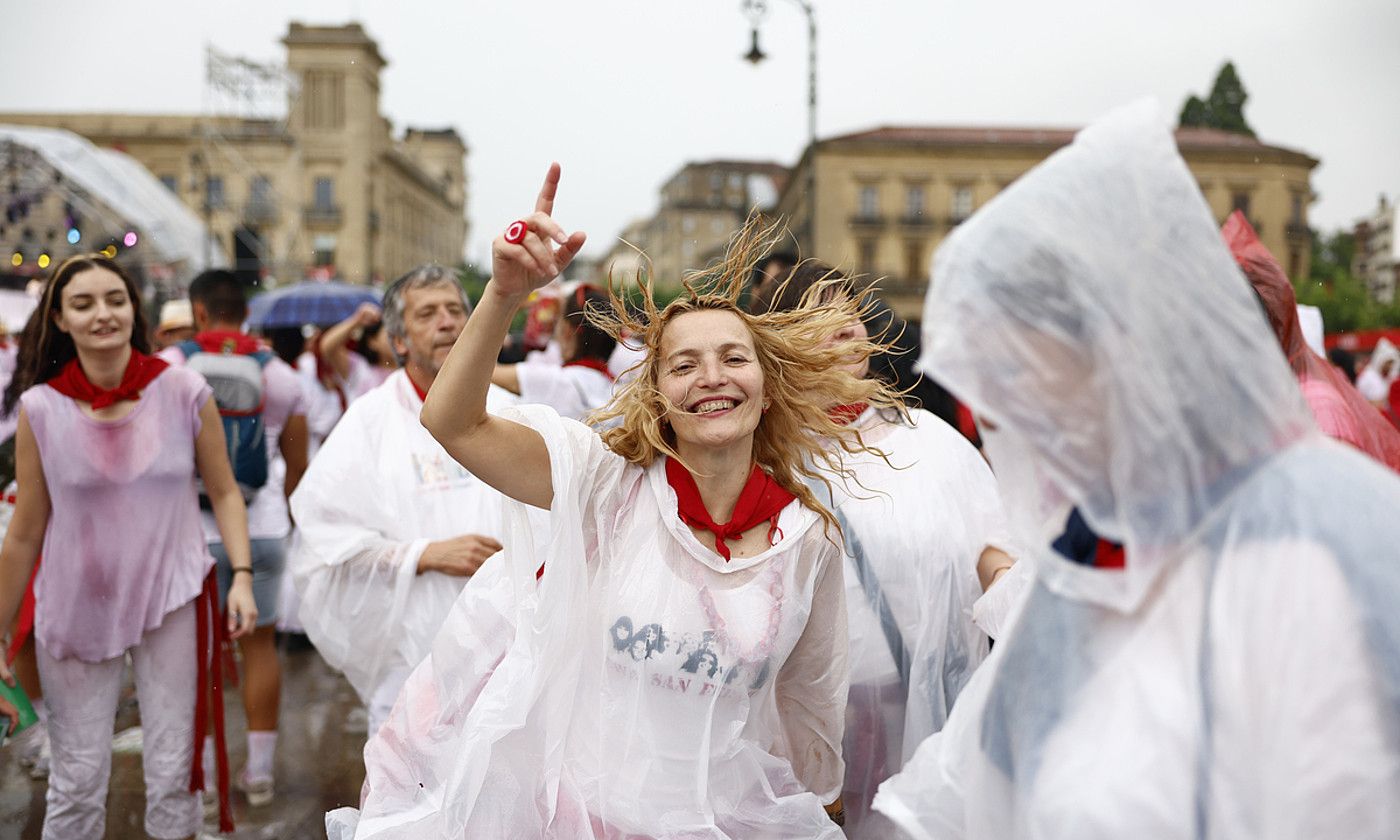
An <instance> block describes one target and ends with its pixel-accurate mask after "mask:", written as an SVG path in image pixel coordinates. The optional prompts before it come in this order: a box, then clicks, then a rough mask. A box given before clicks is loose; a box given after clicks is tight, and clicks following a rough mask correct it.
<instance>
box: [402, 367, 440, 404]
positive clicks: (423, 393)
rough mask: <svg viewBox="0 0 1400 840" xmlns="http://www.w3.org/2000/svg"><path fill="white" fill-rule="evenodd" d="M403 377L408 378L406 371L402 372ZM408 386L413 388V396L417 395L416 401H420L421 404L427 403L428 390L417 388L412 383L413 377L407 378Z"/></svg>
mask: <svg viewBox="0 0 1400 840" xmlns="http://www.w3.org/2000/svg"><path fill="white" fill-rule="evenodd" d="M403 375H404V376H408V371H404V372H403ZM408 384H410V385H412V386H413V393H415V394H417V395H418V399H420V400H422V401H423V402H427V401H428V390H427V388H419V387H418V383H417V382H414V381H413V377H411V376H408ZM431 387H433V386H431V385H429V386H428V388H431Z"/></svg>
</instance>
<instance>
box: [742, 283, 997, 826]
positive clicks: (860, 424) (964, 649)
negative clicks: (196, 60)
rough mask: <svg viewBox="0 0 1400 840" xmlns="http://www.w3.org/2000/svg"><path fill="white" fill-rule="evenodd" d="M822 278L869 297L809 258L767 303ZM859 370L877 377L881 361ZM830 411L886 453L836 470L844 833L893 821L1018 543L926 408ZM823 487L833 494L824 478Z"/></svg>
mask: <svg viewBox="0 0 1400 840" xmlns="http://www.w3.org/2000/svg"><path fill="white" fill-rule="evenodd" d="M823 285H829V286H830V290H831V294H833V295H842V296H846V297H850V298H856V299H860V298H861V297H862V296H861V294H860V293H859V292H858V290H857V288H856V284H855V283H854V282H853V281H852V280H850V279H849V278H846V277H844V276H842V274H841V273H840V272H838V271H836V270H835V269H834V268H832V267H831V266H828V265H825V264H823V263H820V262H816V261H813V260H807V261H804V262H802V263H801V264H800V265H798V266H797V267H796V268H795V269H794V270H793V271H792V273H791V275H790V276H789V277H788V278H787V280H786V281H783V282H782V283H781V285H780V286H779V287H778V288H777V289H776V290H774V291H773V292H772V293H770V294H768V295H766V296H764V298H763V299H762V301H761V303H760V306H761V307H762V309H763V311H768V310H778V311H790V310H793V309H796V308H797V307H799V306H801V305H802V303H803V300H804V298H805V297H806V296H807V295H808V294H810V290H811V289H813V288H816V287H820V286H823ZM868 320H869V319H868V318H860V319H856V320H854V321H852V322H851V323H849V324H846V325H843V326H842V328H841V331H840V332H838V333H837V334H836V336H835V338H836V339H838V340H839V339H841V338H846V337H849V336H851V335H854V334H859V335H862V336H863V335H865V334H866V333H867V327H866V323H867V322H868ZM848 369H849V370H850V371H851V373H852V374H853V375H855V376H861V377H864V376H872V375H875V374H874V373H873V372H872V371H873V369H874V360H865V359H862V360H859V361H857V362H855V363H853V364H852V365H850V367H849V368H848ZM828 412H829V414H830V415H831V417H832V418H833V419H836V420H838V421H840V422H844V423H846V424H848V425H849V426H850V427H851V428H853V429H856V430H858V431H859V432H860V434H861V436H862V438H863V439H864V440H865V442H866V443H868V444H870V445H871V446H875V447H878V448H879V450H880V452H879V453H862V454H861V455H858V456H853V457H851V458H849V459H847V460H846V465H847V466H848V467H849V468H850V469H851V470H852V472H853V473H854V476H853V477H852V479H851V480H846V479H844V478H843V477H840V476H836V477H833V482H832V484H833V488H832V489H833V493H832V496H831V504H832V510H833V511H834V512H835V513H836V516H837V518H838V519H839V520H840V522H841V528H842V534H843V536H844V538H845V540H844V542H845V548H846V552H845V554H846V558H845V579H846V607H847V620H848V628H849V631H850V652H851V690H850V694H849V699H848V701H847V707H846V735H845V742H844V744H843V747H844V750H843V752H844V756H845V759H846V780H845V784H844V787H843V795H842V799H843V801H844V802H845V805H846V814H847V818H846V825H845V829H846V835H847V837H852V838H865V837H869V838H885V837H888V831H889V828H888V824H887V823H885V822H884V821H882V820H878V819H871V818H870V817H869V814H868V811H869V805H870V801H871V799H872V798H873V797H874V795H875V790H876V788H877V787H878V786H879V784H880V782H882V781H884V780H885V779H886V778H888V777H889V776H890V775H892V774H894V773H896V772H898V771H899V768H900V767H902V766H903V764H904V762H905V761H907V760H908V759H909V758H910V757H911V756H912V755H913V754H914V750H915V749H916V748H917V747H918V746H919V744H921V743H923V741H924V739H925V738H927V737H928V736H929V735H931V734H933V733H934V732H937V731H938V730H939V729H941V728H942V726H943V722H944V721H945V720H946V719H947V716H948V711H949V709H951V708H952V706H953V701H954V700H955V699H956V698H957V696H958V692H960V691H961V690H962V687H963V686H964V685H965V684H966V683H967V680H968V679H969V678H970V677H971V676H972V672H973V670H974V669H975V668H976V667H977V666H978V665H979V664H981V662H982V660H983V659H984V658H985V657H986V655H987V650H988V644H987V635H986V634H985V633H984V632H983V631H982V630H981V629H979V628H978V627H977V626H976V625H975V624H974V622H973V608H974V605H975V604H977V603H978V601H979V598H980V597H981V596H982V593H983V586H984V585H990V584H991V582H992V581H993V579H994V577H1000V576H1002V574H1003V573H1004V572H1006V571H1008V570H1009V569H1010V567H1011V562H1012V561H1011V558H1010V556H1008V555H1007V554H1006V553H1005V552H1004V551H1002V550H1001V549H1000V548H998V546H1001V547H1005V546H1008V545H1009V533H1008V526H1007V524H1006V518H1005V514H1004V512H1003V510H1002V504H1001V498H1000V496H999V495H998V493H997V486H996V480H995V479H994V478H993V477H992V473H991V470H989V469H988V468H987V462H986V461H985V460H984V459H983V458H982V456H981V455H980V454H979V453H978V452H977V450H976V449H975V448H973V446H972V444H971V443H969V442H968V440H967V439H966V438H964V437H963V436H962V435H961V434H960V433H959V432H958V431H957V430H956V429H954V428H952V427H951V426H949V425H948V424H947V423H945V422H943V421H942V420H940V419H939V418H938V417H935V416H934V415H933V414H931V413H929V412H928V411H924V410H922V409H917V408H911V409H908V410H907V411H904V412H897V411H890V410H887V409H886V410H881V409H877V408H875V407H873V406H870V405H864V404H857V405H849V406H842V405H838V406H832V407H830V408H829V409H828ZM813 489H814V490H816V491H817V493H818V496H819V497H820V496H823V495H824V494H825V492H826V490H825V485H823V484H820V483H817V484H816V486H814V488H813ZM891 523H898V526H897V527H891ZM979 572H981V573H982V574H980V575H979Z"/></svg>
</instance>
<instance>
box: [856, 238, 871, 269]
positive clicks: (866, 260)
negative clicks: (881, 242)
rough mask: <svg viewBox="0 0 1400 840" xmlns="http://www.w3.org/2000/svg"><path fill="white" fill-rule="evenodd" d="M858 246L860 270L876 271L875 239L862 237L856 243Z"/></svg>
mask: <svg viewBox="0 0 1400 840" xmlns="http://www.w3.org/2000/svg"><path fill="white" fill-rule="evenodd" d="M856 248H857V250H858V251H859V252H860V258H859V263H860V271H861V273H863V274H874V273H875V240H873V239H862V240H860V241H859V242H857V243H856Z"/></svg>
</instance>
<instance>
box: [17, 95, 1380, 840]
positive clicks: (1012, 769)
mask: <svg viewBox="0 0 1400 840" xmlns="http://www.w3.org/2000/svg"><path fill="white" fill-rule="evenodd" d="M559 184H560V171H559V168H558V166H557V165H555V166H552V167H550V169H549V171H548V173H547V175H546V177H545V181H544V185H543V187H542V188H541V190H540V193H539V195H538V197H537V198H536V202H535V206H534V209H533V211H532V212H531V213H529V214H528V215H526V216H523V217H522V218H521V219H519V220H517V221H515V222H513V223H511V224H510V225H509V226H508V227H507V228H506V229H505V231H504V232H503V233H502V234H501V235H500V236H498V237H497V238H496V239H495V241H494V243H493V247H492V261H493V262H492V274H491V279H490V281H489V282H488V283H487V284H486V286H485V289H484V291H482V293H481V294H480V296H479V299H478V300H475V301H473V300H471V299H469V297H468V295H467V294H466V292H465V291H464V290H463V287H462V285H461V284H460V283H459V282H458V279H457V277H456V275H455V273H454V272H453V271H452V270H450V269H446V268H443V267H441V266H436V265H425V266H421V267H418V268H415V269H413V270H411V271H409V272H408V273H407V274H405V275H404V276H402V277H401V278H399V279H398V280H396V281H394V282H393V283H392V284H391V285H389V287H388V288H387V289H386V290H385V291H384V293H383V298H382V305H380V306H373V305H365V306H361V307H360V308H359V309H357V310H355V311H354V312H353V313H351V314H349V315H348V317H346V318H345V319H344V320H343V321H341V322H339V323H337V324H324V325H318V326H319V327H320V328H321V329H318V330H314V331H311V332H308V333H306V334H303V333H302V332H301V331H293V333H292V334H289V335H281V336H276V335H265V336H257V335H252V334H250V333H249V332H247V331H245V330H246V325H245V321H246V319H247V316H248V304H247V299H246V294H245V292H246V290H245V288H244V287H243V285H242V284H241V282H240V280H239V279H238V277H237V276H236V275H234V274H232V273H230V272H227V271H207V272H205V273H203V274H201V275H199V276H198V277H197V278H195V279H194V280H193V282H192V283H191V285H190V287H189V296H188V300H182V301H173V302H171V303H169V304H167V305H166V306H165V307H164V308H163V309H162V311H161V315H160V318H159V322H158V323H157V324H156V325H155V328H154V329H151V328H150V327H149V326H148V324H147V322H146V320H145V315H144V314H143V311H142V308H141V306H140V297H139V295H138V293H137V290H136V288H135V285H134V284H133V282H132V280H131V279H130V277H129V276H128V275H127V274H126V273H125V272H124V270H123V269H122V268H121V266H120V265H118V264H117V263H115V262H113V261H111V260H107V259H104V258H102V257H99V256H89V257H75V258H72V259H70V260H67V261H65V262H64V263H63V264H62V265H60V266H59V267H58V268H57V269H56V270H55V271H54V272H53V273H52V275H51V276H50V277H49V279H48V281H47V283H46V285H45V289H44V296H43V299H42V302H41V304H40V306H39V308H38V309H37V310H36V312H35V314H34V315H33V317H32V318H31V320H30V322H29V324H28V325H27V327H26V329H25V331H24V333H23V335H22V336H21V337H20V338H19V341H18V343H17V349H16V350H15V352H14V354H13V357H12V361H11V362H7V365H6V367H5V372H6V373H7V374H8V375H9V377H10V379H9V383H8V385H7V387H6V389H5V394H4V404H3V412H4V415H5V416H6V418H13V424H14V425H13V440H14V443H13V447H14V473H15V475H14V480H15V485H14V489H13V506H14V510H13V515H12V517H11V519H10V522H9V528H8V531H7V533H6V534H5V540H4V545H3V549H0V622H3V625H4V626H5V627H7V628H11V627H12V628H13V631H14V632H13V643H12V644H10V645H7V648H8V653H9V655H8V656H7V659H6V664H5V665H4V666H0V679H4V680H5V682H7V683H10V684H14V682H15V678H16V676H18V680H19V682H20V683H22V684H23V687H24V688H25V690H26V691H27V693H28V694H29V696H30V698H31V699H32V700H33V701H34V705H35V707H36V711H38V712H39V716H40V719H41V723H40V724H39V725H36V726H35V727H33V728H31V729H30V730H29V731H28V732H27V733H26V734H25V735H24V736H22V737H23V738H24V739H25V744H24V746H23V749H25V750H27V751H28V753H29V758H30V759H31V764H32V765H33V766H34V767H35V772H36V774H39V775H43V774H44V773H46V774H47V776H48V793H47V810H46V812H45V818H44V829H43V832H44V835H43V836H44V837H45V838H75V837H94V836H101V835H102V832H103V825H104V820H105V810H104V808H105V797H106V790H107V784H108V776H109V775H110V766H111V762H110V739H111V735H112V725H113V718H114V715H115V709H116V704H117V699H118V691H119V689H120V686H121V684H122V680H123V678H124V667H125V665H124V663H125V661H126V659H128V658H129V659H130V661H131V663H132V666H133V669H134V672H135V684H136V690H137V694H138V697H139V704H140V713H141V725H142V730H143V761H144V767H145V781H146V793H147V811H146V819H145V829H146V832H147V833H148V834H149V835H150V836H152V837H160V838H183V837H191V836H194V835H195V834H197V833H198V832H199V831H200V829H201V826H202V825H203V823H204V821H205V820H206V819H212V818H213V817H214V813H215V812H216V811H217V812H218V819H219V826H220V828H221V829H222V830H225V831H227V830H229V829H230V828H231V821H230V819H229V807H228V806H229V797H230V796H231V795H233V794H231V792H230V789H231V788H234V789H236V790H237V793H238V795H241V796H244V797H246V799H247V802H248V803H249V805H250V806H251V807H258V806H260V805H264V804H266V803H267V802H269V801H271V800H272V799H273V798H274V797H275V796H276V787H275V784H276V780H275V778H274V772H273V768H274V766H275V765H274V755H275V753H276V748H277V746H276V745H277V730H278V725H279V720H278V709H279V703H280V701H281V691H282V688H281V680H280V670H279V668H280V665H279V656H278V648H277V642H276V635H275V634H276V632H277V629H278V628H279V627H281V628H283V629H284V630H285V629H291V630H295V631H296V632H303V633H305V635H306V636H307V637H308V638H309V640H310V641H311V643H312V644H313V645H314V646H315V648H316V650H317V651H318V652H319V654H320V656H321V657H322V658H324V660H325V661H326V662H327V663H328V664H329V665H330V666H332V667H333V668H335V669H336V670H338V671H340V672H342V673H343V674H344V675H345V677H346V678H347V679H348V681H349V683H350V685H351V686H352V687H353V688H354V690H355V692H356V694H357V695H358V697H359V699H360V701H361V702H363V704H364V706H365V710H366V715H367V721H368V737H367V743H366V745H365V749H364V764H365V773H366V781H365V785H364V789H363V791H362V793H361V796H360V798H359V801H358V802H355V803H353V807H342V808H337V809H335V810H333V811H331V812H330V813H329V814H327V817H326V828H327V833H328V835H329V837H330V838H332V840H353V839H355V838H360V839H364V838H385V839H387V838H408V837H443V838H485V837H491V838H496V837H529V838H552V839H556V838H557V840H672V839H674V840H681V838H684V839H685V840H692V838H708V839H709V840H721V839H722V838H731V839H732V840H750V838H753V839H755V840H759V839H761V838H802V839H803V840H837V838H841V837H850V838H898V837H910V838H920V840H922V838H950V839H951V838H969V839H970V840H971V839H973V838H975V840H1001V838H1040V837H1076V838H1105V839H1106V838H1121V837H1150V838H1277V837H1297V838H1300V839H1301V838H1304V837H1343V836H1345V837H1349V838H1363V840H1364V839H1365V838H1377V840H1379V839H1380V838H1387V837H1394V836H1396V834H1397V832H1400V728H1397V725H1396V722H1397V721H1400V565H1397V563H1396V546H1397V545H1400V530H1397V528H1398V527H1400V526H1396V525H1394V524H1393V521H1392V520H1390V519H1389V517H1388V516H1387V513H1389V512H1391V511H1394V510H1396V509H1400V478H1397V476H1396V475H1395V471H1396V470H1400V431H1397V428H1396V425H1395V423H1394V422H1393V418H1390V417H1387V415H1386V414H1385V412H1384V411H1383V410H1382V409H1384V408H1386V407H1387V405H1388V400H1389V398H1390V394H1391V388H1392V382H1393V381H1394V380H1395V378H1396V373H1397V371H1396V370H1395V368H1396V366H1397V364H1400V353H1397V352H1396V351H1394V348H1388V349H1387V348H1385V347H1382V348H1381V349H1380V350H1379V351H1378V352H1377V353H1376V355H1375V358H1374V359H1373V360H1372V363H1371V365H1370V366H1368V367H1367V368H1366V369H1365V370H1364V371H1363V373H1362V374H1361V375H1360V377H1358V379H1357V383H1356V385H1355V386H1353V385H1352V383H1351V381H1350V379H1349V377H1347V376H1345V375H1343V373H1342V372H1340V371H1339V370H1338V369H1337V368H1336V367H1334V366H1333V365H1332V364H1331V363H1330V362H1328V361H1327V360H1326V359H1325V358H1323V357H1322V356H1319V355H1318V354H1317V353H1316V352H1315V351H1314V350H1312V349H1311V348H1310V347H1309V346H1308V343H1307V342H1306V341H1305V340H1304V338H1303V330H1302V327H1301V326H1300V323H1299V317H1298V308H1297V305H1296V300H1295V298H1294V294H1293V289H1292V286H1291V284H1290V283H1289V281H1288V279H1287V277H1286V275H1285V274H1284V272H1283V271H1282V269H1281V268H1280V267H1279V265H1278V263H1277V262H1276V261H1275V260H1274V258H1273V257H1272V255H1270V254H1269V253H1268V251H1267V250H1266V249H1265V248H1264V246H1263V245H1262V243H1261V242H1260V241H1259V239H1258V237H1257V236H1256V235H1255V234H1254V231H1253V230H1252V229H1251V228H1250V226H1249V223H1248V221H1247V220H1246V219H1244V218H1243V216H1240V215H1238V214H1237V215H1236V216H1234V217H1231V218H1230V219H1229V220H1227V222H1226V224H1225V227H1224V229H1223V230H1221V229H1218V228H1217V227H1216V223H1215V220H1214V219H1213V218H1212V216H1211V213H1210V210H1209V208H1208V207H1207V205H1206V204H1205V202H1204V200H1203V199H1202V197H1201V195H1200V192H1199V189H1198V188H1197V186H1196V183H1195V181H1194V180H1193V179H1192V177H1191V175H1190V172H1189V170H1188V169H1187V168H1186V166H1185V164H1184V163H1183V162H1182V160H1181V158H1180V156H1179V155H1178V153H1177V151H1176V149H1175V146H1174V144H1173V141H1172V136H1171V133H1170V131H1169V129H1168V128H1167V126H1166V125H1165V123H1163V121H1162V120H1161V118H1160V116H1159V115H1158V114H1157V113H1156V111H1155V109H1154V108H1152V107H1151V106H1149V105H1135V106H1131V107H1129V108H1126V109H1122V110H1120V111H1118V112H1115V113H1114V114H1112V115H1110V116H1109V117H1108V118H1106V119H1105V120H1103V121H1101V122H1100V123H1098V124H1095V125H1094V126H1091V127H1090V128H1088V129H1086V130H1084V131H1083V132H1081V133H1080V134H1079V135H1078V136H1077V138H1076V139H1075V141H1074V142H1073V143H1072V144H1071V145H1070V146H1068V147H1066V148H1065V149H1063V150H1061V151H1060V152H1058V153H1056V154H1055V155H1053V156H1051V157H1050V158H1049V159H1048V160H1047V161H1046V162H1044V163H1043V164H1042V165H1040V166H1038V167H1037V168H1035V169H1034V170H1032V171H1031V172H1030V173H1028V174H1027V175H1026V176H1025V177H1023V178H1022V179H1020V180H1019V181H1017V182H1016V183H1015V184H1013V185H1011V186H1010V187H1009V188H1007V189H1006V190H1005V191H1004V192H1003V193H1002V194H1001V195H1000V196H999V197H997V198H996V199H995V200H993V201H992V202H990V203H989V204H988V205H987V206H986V207H984V208H983V209H981V210H980V211H979V212H978V213H977V214H975V215H974V216H973V217H972V218H971V219H969V220H968V221H967V222H965V223H964V224H963V225H961V226H960V227H959V228H958V229H957V230H956V231H955V232H954V233H953V234H952V235H951V236H950V237H949V238H948V240H947V241H946V242H945V243H944V245H943V246H942V247H941V248H940V250H939V252H938V255H937V257H936V260H935V266H934V281H933V282H932V283H931V286H930V291H929V295H928V299H927V304H926V310H925V313H924V317H923V321H922V324H921V328H922V329H921V330H920V329H919V327H918V326H917V325H907V324H905V323H904V322H902V321H901V320H900V319H899V318H897V317H896V316H895V315H894V313H892V312H891V311H890V310H889V309H888V307H886V306H885V305H884V304H883V303H882V302H881V301H880V300H879V299H878V298H877V297H876V296H875V295H874V288H873V287H872V286H871V285H870V284H869V283H867V282H865V281H864V280H863V278H858V277H852V276H848V275H846V274H844V273H843V272H841V271H840V270H838V269H837V268H835V267H833V266H831V265H828V264H825V263H822V262H820V261H818V260H815V259H811V258H806V259H801V258H798V257H797V256H796V255H785V254H782V253H777V252H773V250H772V248H773V242H774V239H775V237H774V228H770V227H766V226H764V225H763V224H761V223H759V222H757V221H755V222H751V223H750V224H749V225H748V226H746V227H745V229H744V230H742V231H740V232H739V233H738V234H737V236H736V238H735V240H734V242H733V243H732V245H731V248H730V250H729V252H728V254H727V255H726V257H725V258H724V259H723V260H722V261H721V262H719V263H717V264H716V265H714V266H711V267H710V268H708V269H706V270H705V271H703V272H697V273H696V274H694V275H692V276H690V277H688V278H687V280H686V283H685V290H684V291H683V292H682V293H681V294H680V295H679V296H678V297H675V298H674V299H673V300H671V301H669V302H666V303H661V302H658V301H657V300H656V298H655V296H654V292H655V290H654V289H653V288H652V287H650V286H649V285H647V284H646V283H643V284H642V286H641V289H640V294H637V295H624V294H623V293H622V291H621V290H620V288H613V287H611V286H609V287H608V288H599V287H594V286H590V285H587V284H567V285H565V284H561V282H560V278H561V276H562V275H563V274H564V272H565V271H566V269H568V267H569V265H570V263H571V262H572V260H573V258H574V257H575V255H577V253H578V252H579V250H580V248H581V247H582V246H583V244H584V241H585V237H584V235H583V234H582V233H578V232H574V233H570V232H568V231H567V230H566V229H565V228H564V227H562V226H561V225H560V224H559V223H558V221H556V219H555V218H554V201H555V197H556V194H557V191H558V189H559ZM522 311H525V312H526V313H528V314H527V317H526V327H525V331H524V333H523V335H521V334H512V333H511V331H510V330H511V325H512V323H513V322H514V321H515V320H516V318H517V315H518V314H519V313H521V312H522ZM1227 359H1228V360H1230V361H1229V363H1228V364H1225V363H1223V362H1222V360H1227ZM916 362H917V364H916ZM955 397H956V399H955ZM979 450H980V451H979ZM41 555H42V558H43V559H42V561H41V559H40V558H41ZM26 616H29V617H32V618H27V617H26ZM31 626H32V632H29V630H30V627H31ZM232 648H236V649H237V652H238V654H239V661H240V663H241V665H240V668H241V677H242V679H241V682H240V691H241V699H242V708H243V713H244V715H245V717H246V723H247V727H246V729H247V733H248V734H247V743H246V745H245V748H244V749H243V750H242V754H243V756H244V763H243V765H242V767H241V768H240V769H239V770H238V772H237V773H233V772H231V769H230V767H229V765H228V760H227V754H228V749H227V746H228V745H227V744H226V743H225V742H226V739H225V738H224V726H223V702H222V692H223V685H222V675H223V673H224V670H225V662H224V660H225V656H226V654H227V653H228V652H229V651H230V650H231V649H232ZM11 663H13V672H12V670H11ZM0 713H2V714H5V715H7V716H8V717H9V718H10V719H11V721H13V720H14V719H16V718H17V714H18V713H17V710H16V709H15V708H13V707H12V706H10V705H9V704H8V702H7V701H5V700H3V699H0ZM17 746H18V745H17Z"/></svg>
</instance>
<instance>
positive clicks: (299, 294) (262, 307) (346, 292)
mask: <svg viewBox="0 0 1400 840" xmlns="http://www.w3.org/2000/svg"><path fill="white" fill-rule="evenodd" d="M362 303H373V304H375V305H376V306H378V305H379V303H380V293H379V292H376V291H375V290H374V289H371V288H370V287H368V286H352V285H351V284H349V283H341V282H338V281H331V282H321V281H319V280H304V281H302V282H300V283H297V284H296V285H294V286H288V287H286V288H285V289H277V290H275V291H271V292H266V293H264V294H261V295H258V296H257V297H254V298H253V299H252V300H251V301H249V303H248V326H249V327H251V328H253V329H264V330H265V329H271V328H273V327H300V326H301V325H303V324H315V325H316V326H318V327H328V326H330V325H331V324H336V323H339V322H341V321H344V320H345V319H346V318H349V317H350V316H351V315H353V314H354V312H355V310H356V309H358V308H359V307H360V304H362Z"/></svg>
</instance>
